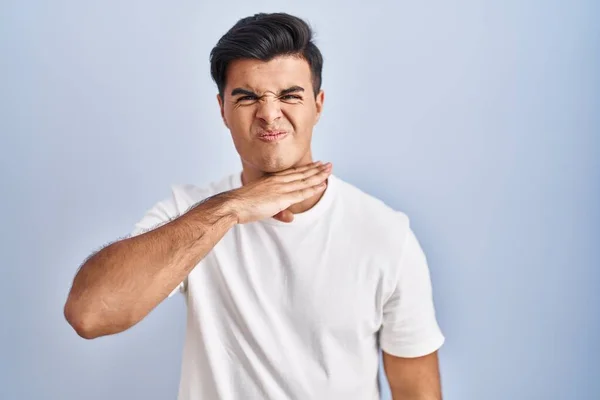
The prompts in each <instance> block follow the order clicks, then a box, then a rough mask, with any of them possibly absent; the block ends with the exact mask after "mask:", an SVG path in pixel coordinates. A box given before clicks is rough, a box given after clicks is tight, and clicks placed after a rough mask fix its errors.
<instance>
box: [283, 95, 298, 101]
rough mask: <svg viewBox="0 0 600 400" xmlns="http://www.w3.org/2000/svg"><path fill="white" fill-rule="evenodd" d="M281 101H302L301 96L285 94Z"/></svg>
mask: <svg viewBox="0 0 600 400" xmlns="http://www.w3.org/2000/svg"><path fill="white" fill-rule="evenodd" d="M281 99H282V100H302V97H301V96H298V95H295V94H286V95H285V96H281Z"/></svg>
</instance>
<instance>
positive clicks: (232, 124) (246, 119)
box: [225, 107, 254, 135]
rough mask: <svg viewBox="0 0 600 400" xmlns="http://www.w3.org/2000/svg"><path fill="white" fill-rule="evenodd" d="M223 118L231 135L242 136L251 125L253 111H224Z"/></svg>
mask: <svg viewBox="0 0 600 400" xmlns="http://www.w3.org/2000/svg"><path fill="white" fill-rule="evenodd" d="M225 117H226V118H227V122H228V124H229V128H230V129H231V130H232V133H233V134H237V135H240V134H241V135H244V134H247V131H248V130H249V127H250V126H251V125H252V121H253V119H254V110H252V107H240V108H238V109H235V108H234V109H230V110H229V111H226V113H225Z"/></svg>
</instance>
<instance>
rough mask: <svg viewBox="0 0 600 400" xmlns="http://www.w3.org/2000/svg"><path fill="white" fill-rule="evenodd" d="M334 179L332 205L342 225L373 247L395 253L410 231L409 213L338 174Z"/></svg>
mask: <svg viewBox="0 0 600 400" xmlns="http://www.w3.org/2000/svg"><path fill="white" fill-rule="evenodd" d="M335 179H336V185H337V193H338V196H337V199H336V200H337V201H336V207H335V209H336V212H338V213H339V218H340V219H341V221H343V226H344V227H345V229H348V230H349V231H351V232H354V235H355V237H357V238H360V240H361V242H363V243H366V244H368V245H370V246H371V247H372V248H375V249H378V250H386V251H385V252H386V253H389V252H390V251H392V252H393V253H397V251H398V250H399V248H401V247H403V245H404V244H405V242H406V240H407V238H408V234H409V232H410V218H409V217H408V215H407V214H406V213H404V212H403V211H402V210H398V209H395V208H393V207H391V206H390V205H388V204H386V203H385V202H384V201H383V200H381V199H379V198H377V197H375V196H373V195H371V194H369V193H366V192H364V191H363V190H361V189H359V188H358V187H356V186H354V185H352V184H350V183H348V182H346V181H344V180H342V179H340V178H339V177H336V178H335Z"/></svg>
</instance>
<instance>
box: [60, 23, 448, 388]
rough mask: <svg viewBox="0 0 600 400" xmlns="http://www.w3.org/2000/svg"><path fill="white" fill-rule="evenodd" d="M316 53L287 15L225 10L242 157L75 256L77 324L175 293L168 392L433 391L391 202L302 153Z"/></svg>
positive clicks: (226, 94) (124, 322)
mask: <svg viewBox="0 0 600 400" xmlns="http://www.w3.org/2000/svg"><path fill="white" fill-rule="evenodd" d="M322 64H323V60H322V56H321V53H320V52H319V50H318V48H317V47H316V46H315V45H314V43H313V42H312V33H311V30H310V28H309V27H308V25H307V24H306V23H305V22H304V21H302V20H300V19H298V18H296V17H293V16H290V15H287V14H257V15H255V16H252V17H249V18H244V19H242V20H240V21H239V22H238V23H237V24H236V25H235V26H234V27H233V28H232V29H231V30H230V31H229V32H227V33H226V34H225V35H224V36H223V37H222V38H221V39H220V40H219V42H218V43H217V45H216V47H215V48H214V49H213V50H212V53H211V73H212V76H213V78H214V80H215V82H216V84H217V87H218V92H219V93H218V95H217V99H218V102H219V105H220V108H221V115H222V118H223V122H224V123H225V125H226V126H227V128H228V129H229V130H230V131H231V135H232V138H233V141H234V144H235V148H236V150H237V152H238V153H239V155H240V158H241V161H242V166H243V170H242V171H241V173H236V174H234V175H231V176H229V177H226V178H225V179H222V180H220V181H217V182H215V183H213V184H211V185H210V186H209V187H206V188H199V187H196V186H193V185H183V186H174V187H173V193H172V196H171V197H170V198H168V199H166V200H164V201H161V202H159V203H157V204H156V205H155V206H154V207H153V208H152V209H150V210H149V211H148V213H147V214H146V215H145V216H144V218H143V219H142V220H141V221H140V222H139V223H138V224H137V225H136V227H135V229H134V232H133V234H132V236H131V237H130V238H127V239H124V240H121V241H117V242H115V243H113V244H111V245H109V246H107V247H105V248H104V249H102V250H101V251H99V252H97V253H96V254H94V255H93V256H92V257H90V258H89V259H88V260H87V261H86V262H85V263H84V265H83V266H82V267H81V269H80V270H79V272H78V273H77V276H76V277H75V280H74V283H73V287H72V289H71V293H70V294H69V298H68V300H67V303H66V305H65V316H66V318H67V320H68V321H69V323H70V324H71V325H72V326H73V328H74V329H75V330H76V331H77V333H78V334H79V335H81V336H82V337H84V338H88V339H90V338H95V337H99V336H102V335H109V334H114V333H117V332H121V331H123V330H126V329H128V328H129V327H131V326H133V325H135V324H136V323H137V322H139V321H140V320H141V319H143V318H144V317H145V316H146V315H147V314H148V313H149V312H150V311H151V310H152V309H153V308H154V307H156V306H157V305H158V304H159V303H160V302H161V301H162V300H164V299H165V298H166V297H168V296H171V295H173V294H175V293H177V292H182V293H184V294H185V296H186V300H187V307H188V319H187V321H188V324H187V334H186V339H185V349H184V354H183V365H182V376H181V383H180V390H179V399H194V400H197V399H206V400H212V399H227V400H229V399H272V400H284V399H298V400H307V399H318V400H321V399H357V400H365V399H378V398H379V388H378V384H377V382H378V381H377V370H378V360H379V358H378V357H379V349H382V350H383V361H384V367H385V372H386V375H387V378H388V381H389V383H390V386H391V390H392V393H393V398H394V399H395V400H398V399H400V400H409V399H431V400H433V399H441V394H440V378H439V372H438V360H437V350H438V348H439V347H440V346H441V345H442V343H443V341H444V337H443V336H442V333H441V332H440V329H439V327H438V324H437V322H436V318H435V311H434V306H433V301H432V294H431V283H430V278H429V272H428V267H427V262H426V259H425V256H424V254H423V252H422V250H421V247H420V246H419V243H418V241H417V239H416V238H415V236H414V234H413V232H412V230H411V229H410V227H409V223H408V218H407V216H406V215H405V214H403V213H401V212H398V211H394V210H392V209H390V208H389V207H387V206H386V205H385V204H383V203H382V202H381V201H379V200H377V199H375V198H373V197H371V196H369V195H367V194H365V193H363V192H361V191H360V190H358V189H357V188H355V187H353V186H352V185H350V184H348V183H346V182H344V181H343V180H341V179H340V178H338V177H336V176H335V175H333V174H332V166H331V164H329V163H320V162H313V159H312V155H311V146H310V145H311V136H312V130H313V127H314V125H315V124H316V123H317V121H318V120H319V116H320V115H321V111H322V108H323V101H324V93H323V91H322V90H321V69H322Z"/></svg>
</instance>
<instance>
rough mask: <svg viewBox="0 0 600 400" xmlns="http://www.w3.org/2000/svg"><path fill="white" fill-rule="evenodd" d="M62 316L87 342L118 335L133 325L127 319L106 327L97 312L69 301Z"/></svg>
mask: <svg viewBox="0 0 600 400" xmlns="http://www.w3.org/2000/svg"><path fill="white" fill-rule="evenodd" d="M64 316H65V319H66V320H67V322H68V323H69V325H71V327H72V328H73V329H74V330H75V332H76V333H77V334H78V335H79V336H80V337H82V338H83V339H88V340H91V339H96V338H98V337H101V336H107V335H113V334H115V333H120V332H123V331H125V330H127V329H128V328H130V327H131V326H133V325H134V324H133V323H131V321H130V320H129V318H128V319H127V320H126V321H122V323H119V324H108V325H107V324H106V321H104V320H103V319H102V318H100V317H98V313H97V312H94V311H93V310H90V309H89V308H88V307H82V306H80V305H77V304H75V303H73V302H71V301H67V303H66V304H65V308H64Z"/></svg>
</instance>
